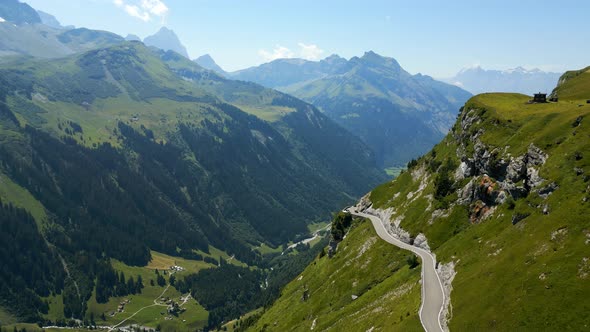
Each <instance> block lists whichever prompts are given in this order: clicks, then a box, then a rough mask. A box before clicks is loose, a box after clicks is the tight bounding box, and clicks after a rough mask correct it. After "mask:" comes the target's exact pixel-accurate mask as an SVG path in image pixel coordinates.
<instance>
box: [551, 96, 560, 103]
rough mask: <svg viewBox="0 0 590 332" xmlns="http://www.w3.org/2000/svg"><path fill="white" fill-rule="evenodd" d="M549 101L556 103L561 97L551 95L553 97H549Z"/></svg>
mask: <svg viewBox="0 0 590 332" xmlns="http://www.w3.org/2000/svg"><path fill="white" fill-rule="evenodd" d="M549 101H550V102H552V103H556V102H558V101H559V98H557V97H551V98H549Z"/></svg>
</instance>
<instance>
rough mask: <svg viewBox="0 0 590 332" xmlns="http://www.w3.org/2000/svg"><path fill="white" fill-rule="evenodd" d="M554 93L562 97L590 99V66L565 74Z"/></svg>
mask: <svg viewBox="0 0 590 332" xmlns="http://www.w3.org/2000/svg"><path fill="white" fill-rule="evenodd" d="M553 94H556V95H557V96H558V97H559V98H560V99H568V100H576V99H590V67H586V68H584V69H581V70H572V71H568V72H566V73H565V74H563V75H562V76H561V78H560V79H559V84H558V85H557V88H555V90H554V91H553Z"/></svg>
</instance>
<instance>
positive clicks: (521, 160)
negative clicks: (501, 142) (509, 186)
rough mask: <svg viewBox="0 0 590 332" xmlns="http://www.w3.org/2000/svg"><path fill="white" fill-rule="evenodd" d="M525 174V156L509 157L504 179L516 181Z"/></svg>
mask: <svg viewBox="0 0 590 332" xmlns="http://www.w3.org/2000/svg"><path fill="white" fill-rule="evenodd" d="M525 176H526V163H525V156H520V157H518V158H511V160H510V163H509V164H508V167H507V168H506V180H507V181H510V182H512V183H516V182H518V181H520V180H521V179H523V178H524V177H525Z"/></svg>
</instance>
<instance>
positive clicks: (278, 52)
mask: <svg viewBox="0 0 590 332" xmlns="http://www.w3.org/2000/svg"><path fill="white" fill-rule="evenodd" d="M258 55H260V56H261V57H262V58H263V59H264V61H267V62H268V61H273V60H276V59H288V58H292V57H294V56H295V53H293V51H291V50H290V49H288V48H286V47H285V46H281V45H276V46H275V48H274V49H273V50H272V51H270V52H269V51H267V50H259V51H258Z"/></svg>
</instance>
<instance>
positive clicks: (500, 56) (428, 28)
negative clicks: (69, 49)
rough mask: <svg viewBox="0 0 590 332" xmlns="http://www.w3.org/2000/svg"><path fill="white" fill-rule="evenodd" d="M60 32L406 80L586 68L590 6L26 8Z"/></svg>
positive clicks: (238, 63)
mask: <svg viewBox="0 0 590 332" xmlns="http://www.w3.org/2000/svg"><path fill="white" fill-rule="evenodd" d="M24 2H27V3H29V4H30V5H31V6H33V7H34V8H36V9H41V10H44V11H46V12H49V13H50V14H53V15H55V16H56V17H57V18H58V19H59V20H60V22H61V23H62V24H65V25H69V24H71V25H75V26H78V27H80V26H84V27H88V28H93V29H101V30H108V31H113V32H115V33H118V34H120V35H123V36H125V35H127V34H128V33H133V34H136V35H139V36H140V37H142V38H143V37H145V36H147V35H150V34H153V33H154V32H156V31H157V30H158V29H159V28H160V27H161V26H162V25H166V26H167V27H169V28H171V29H173V30H174V31H175V32H176V33H177V34H178V36H179V38H180V39H181V40H182V42H183V43H184V44H185V46H186V47H187V49H188V51H189V54H190V55H191V57H193V58H196V57H197V56H199V55H202V54H205V53H209V54H211V56H212V57H213V58H214V59H215V60H216V61H217V62H218V64H219V65H221V66H222V67H223V68H224V69H226V70H229V71H233V70H237V69H242V68H246V67H249V66H252V65H257V64H260V63H263V62H266V61H268V60H270V59H273V58H275V57H305V58H308V59H311V60H314V59H319V58H324V57H326V56H329V55H331V54H334V53H336V54H339V55H341V56H343V57H346V58H350V57H352V56H355V55H358V56H360V55H362V54H363V53H364V52H365V51H368V50H373V51H375V52H377V53H379V54H381V55H385V56H390V57H394V58H396V59H397V60H398V61H399V62H400V64H401V65H402V66H403V67H404V68H405V69H406V70H408V71H409V72H411V73H413V74H415V73H419V72H420V73H423V74H428V75H431V76H434V77H439V78H441V77H449V76H452V75H453V74H455V73H456V72H457V71H459V70H460V69H461V68H464V67H469V66H474V65H481V66H482V67H484V68H490V69H506V68H513V67H517V66H524V67H526V68H533V67H538V68H541V69H543V70H551V71H564V70H567V69H577V68H581V67H585V66H587V65H590V56H589V54H590V20H589V19H588V18H587V15H588V13H589V12H590V1H586V0H560V1H555V0H552V1H545V0H537V1H532V0H511V1H505V0H487V1H476V0H472V1H466V0H414V1H397V0H358V1H349V0H339V1H336V0H291V1H285V0H25V1H24Z"/></svg>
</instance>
